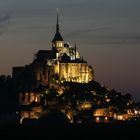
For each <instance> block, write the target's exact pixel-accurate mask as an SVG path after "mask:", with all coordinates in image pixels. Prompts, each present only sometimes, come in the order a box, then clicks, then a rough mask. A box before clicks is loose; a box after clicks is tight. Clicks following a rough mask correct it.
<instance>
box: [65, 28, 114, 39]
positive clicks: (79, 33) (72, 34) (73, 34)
mask: <svg viewBox="0 0 140 140" xmlns="http://www.w3.org/2000/svg"><path fill="white" fill-rule="evenodd" d="M106 30H112V28H111V27H98V28H94V29H85V30H76V31H73V32H70V33H69V34H66V35H64V37H65V38H68V37H73V36H79V35H81V34H87V33H90V32H94V31H106Z"/></svg>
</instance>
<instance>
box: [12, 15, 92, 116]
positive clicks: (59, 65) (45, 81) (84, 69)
mask: <svg viewBox="0 0 140 140" xmlns="http://www.w3.org/2000/svg"><path fill="white" fill-rule="evenodd" d="M12 77H13V79H14V81H15V83H16V86H17V88H18V90H19V102H20V105H22V106H29V105H31V104H32V103H34V102H35V103H40V102H41V97H42V94H41V92H40V91H39V90H36V89H37V87H39V86H40V85H41V86H44V87H45V86H47V87H50V88H51V87H52V86H54V79H55V80H56V79H57V82H58V83H63V82H65V81H67V82H77V83H88V82H90V81H91V80H94V71H93V69H92V67H91V66H88V63H87V62H86V61H85V60H84V59H83V57H81V56H80V54H79V53H78V51H77V48H76V45H74V47H72V46H70V45H69V44H67V43H64V39H63V37H62V36H61V34H60V28H59V17H58V14H57V24H56V33H55V35H54V38H53V40H52V48H51V50H39V51H38V52H37V54H36V55H35V58H34V60H33V62H32V63H31V64H29V65H26V66H24V67H20V66H19V67H13V75H12ZM55 84H56V83H55ZM56 85H57V84H56ZM58 87H59V86H58ZM59 90H61V88H60V87H59V88H58V91H57V92H59ZM29 110H30V111H29ZM29 110H28V111H27V110H22V111H21V118H39V115H38V114H39V113H41V112H42V108H41V106H38V107H36V108H30V109H29Z"/></svg>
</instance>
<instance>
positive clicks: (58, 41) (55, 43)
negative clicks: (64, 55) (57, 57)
mask: <svg viewBox="0 0 140 140" xmlns="http://www.w3.org/2000/svg"><path fill="white" fill-rule="evenodd" d="M52 47H55V48H56V49H57V50H60V49H61V48H63V47H64V40H63V38H62V36H61V34H60V28H59V14H58V11H57V23H56V33H55V36H54V38H53V40H52Z"/></svg>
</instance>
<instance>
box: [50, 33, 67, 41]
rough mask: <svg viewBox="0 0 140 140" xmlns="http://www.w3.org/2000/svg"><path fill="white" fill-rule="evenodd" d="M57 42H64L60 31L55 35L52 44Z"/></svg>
mask: <svg viewBox="0 0 140 140" xmlns="http://www.w3.org/2000/svg"><path fill="white" fill-rule="evenodd" d="M55 41H64V40H63V38H62V36H61V34H60V33H59V31H57V32H56V33H55V36H54V38H53V40H52V42H55Z"/></svg>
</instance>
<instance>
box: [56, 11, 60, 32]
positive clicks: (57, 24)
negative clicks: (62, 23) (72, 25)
mask: <svg viewBox="0 0 140 140" xmlns="http://www.w3.org/2000/svg"><path fill="white" fill-rule="evenodd" d="M56 32H59V11H58V8H57V23H56Z"/></svg>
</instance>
